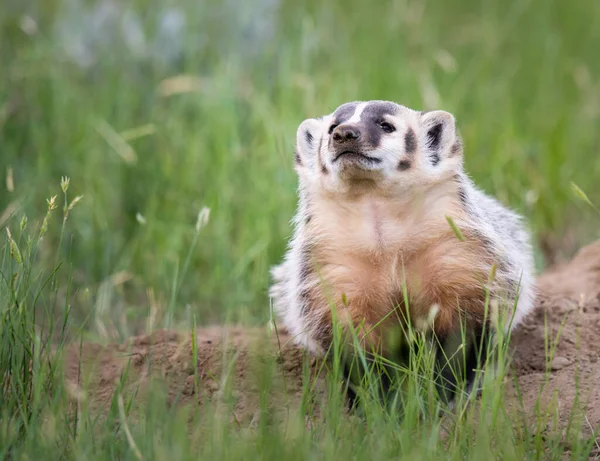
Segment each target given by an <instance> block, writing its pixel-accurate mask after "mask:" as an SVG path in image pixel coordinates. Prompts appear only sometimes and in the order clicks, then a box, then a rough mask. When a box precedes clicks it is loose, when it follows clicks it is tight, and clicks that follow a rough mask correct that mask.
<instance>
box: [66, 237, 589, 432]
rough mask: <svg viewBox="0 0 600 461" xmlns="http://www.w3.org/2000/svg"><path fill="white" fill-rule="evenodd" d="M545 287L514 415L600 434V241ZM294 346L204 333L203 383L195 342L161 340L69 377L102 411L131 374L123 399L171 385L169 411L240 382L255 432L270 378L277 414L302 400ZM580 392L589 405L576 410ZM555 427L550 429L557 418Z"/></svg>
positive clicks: (241, 404) (101, 357)
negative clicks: (544, 414)
mask: <svg viewBox="0 0 600 461" xmlns="http://www.w3.org/2000/svg"><path fill="white" fill-rule="evenodd" d="M538 283H539V287H540V291H541V296H540V299H539V302H538V305H537V309H536V310H535V311H534V313H533V314H532V315H531V316H530V317H529V319H528V320H527V321H526V322H525V324H524V325H522V326H521V327H520V328H519V329H518V330H517V331H516V332H515V334H514V336H513V340H512V343H511V349H512V353H513V358H514V360H513V364H512V373H513V375H514V377H515V379H510V378H509V379H507V388H508V392H509V396H510V397H511V398H509V407H511V408H513V409H515V410H516V411H520V412H521V413H522V416H523V419H522V420H523V421H524V422H525V423H526V424H533V423H534V421H536V420H537V418H536V417H535V415H534V414H533V413H534V412H535V410H534V409H535V406H536V401H537V400H538V396H539V395H540V392H541V396H542V398H541V402H542V407H541V408H542V411H548V412H553V414H554V415H555V416H556V420H557V421H558V424H559V427H560V428H565V427H566V426H567V424H568V420H569V416H570V415H571V413H572V410H573V414H574V415H576V417H578V418H581V419H580V421H581V422H582V426H583V429H582V432H587V434H590V433H591V432H592V428H593V429H596V428H597V427H598V426H599V425H600V360H599V358H600V357H599V356H600V242H597V243H595V244H593V245H590V246H588V247H585V248H583V249H582V250H581V251H580V252H579V253H578V254H577V255H576V256H575V258H574V259H573V260H572V261H571V262H569V263H567V264H563V265H560V266H555V267H553V268H552V269H550V270H548V271H546V272H545V273H544V274H542V275H541V276H540V277H539V279H538ZM546 330H548V331H549V333H550V335H549V337H550V338H553V339H555V338H556V337H557V335H558V333H559V331H560V337H559V340H558V344H557V346H556V352H555V355H554V358H553V359H552V360H551V362H550V363H547V359H546V356H547V354H546V348H545V340H544V337H545V331H546ZM287 341H289V337H287V336H286V335H285V334H283V335H282V334H280V335H279V339H278V338H277V336H276V335H274V334H273V333H269V332H268V330H267V329H266V328H265V329H259V328H256V329H247V328H242V327H211V328H201V329H198V330H197V332H196V340H195V342H196V344H197V351H198V353H197V360H196V366H197V369H198V374H197V382H196V383H195V378H194V355H193V339H192V337H191V334H190V333H189V332H175V331H158V332H155V333H153V334H151V335H147V336H138V337H134V338H132V339H131V340H130V341H128V342H127V343H126V344H113V345H108V346H102V345H99V344H91V343H90V344H83V346H82V347H81V348H80V346H79V345H74V346H73V347H72V348H70V349H69V350H68V353H67V356H66V362H65V364H66V376H67V379H68V383H69V385H70V388H71V389H74V393H73V394H74V395H80V393H78V391H77V389H81V388H82V387H83V388H87V389H88V391H87V393H86V399H87V400H88V402H89V403H90V404H91V405H92V406H93V407H96V408H97V409H98V410H99V411H102V409H106V408H107V406H108V405H110V402H111V400H112V398H113V395H114V392H115V388H116V386H117V383H118V381H119V380H120V379H121V376H123V374H124V373H125V372H127V379H126V380H125V381H126V382H127V385H126V387H125V391H124V392H137V393H138V395H139V394H140V393H142V395H143V393H144V392H145V391H146V388H147V384H148V383H149V382H150V380H149V379H148V377H149V376H150V375H153V376H154V377H157V378H158V379H159V380H160V381H162V382H164V384H165V388H166V390H167V401H168V403H173V402H175V401H176V402H177V404H178V405H182V404H183V405H185V404H189V403H192V402H198V403H202V402H205V401H206V400H205V398H207V399H208V401H213V400H215V399H216V398H217V397H218V396H223V395H225V394H226V393H227V392H226V389H225V387H226V386H225V383H226V382H230V383H234V384H233V385H234V390H233V391H232V392H231V393H227V395H228V396H229V398H232V399H234V405H235V408H236V411H235V412H234V413H233V415H232V416H231V417H232V418H233V420H234V421H235V422H236V423H238V424H240V425H241V426H244V427H246V424H250V425H251V424H253V423H255V422H256V417H257V414H258V408H259V400H260V392H259V391H260V389H261V386H264V381H263V382H262V384H261V376H264V373H265V370H267V372H270V373H272V378H273V379H272V380H270V382H272V384H271V386H272V388H271V389H270V390H269V400H270V405H271V406H272V407H273V409H274V410H275V411H278V409H282V408H285V407H286V405H285V403H286V402H287V403H290V402H291V403H292V404H294V403H299V401H300V398H301V389H302V382H303V354H304V352H303V351H301V350H300V349H298V348H297V347H294V346H291V345H289V344H286V342H287ZM224 344H227V345H228V347H226V348H224V347H223V345H224ZM279 345H281V348H280V347H279ZM280 350H281V352H280ZM273 357H276V360H272V358H273ZM231 358H235V360H234V366H233V367H232V368H231V369H230V375H229V376H230V377H231V378H233V379H231V380H229V381H227V380H225V379H224V378H223V373H222V370H223V364H227V363H230V361H231ZM310 362H311V368H310V369H312V370H313V371H314V370H315V369H316V368H318V363H317V361H316V360H314V359H311V360H310ZM269 367H270V368H269ZM268 370H270V371H268ZM281 370H283V371H284V373H282V372H281ZM263 379H264V378H263ZM153 381H155V380H153ZM77 383H79V384H81V385H82V387H80V386H79V385H78V384H77ZM317 383H318V381H317ZM516 384H518V389H519V392H520V394H521V397H520V399H519V398H518V397H517V391H516V389H517V385H516ZM540 389H541V391H540ZM317 390H318V392H317V393H316V395H317V396H318V395H321V396H323V395H324V391H319V387H317ZM577 390H579V396H580V402H578V403H577V404H576V405H575V406H574V403H576V402H574V400H575V395H576V393H577ZM549 421H550V423H549V426H550V424H551V422H552V418H549ZM582 435H585V434H582Z"/></svg>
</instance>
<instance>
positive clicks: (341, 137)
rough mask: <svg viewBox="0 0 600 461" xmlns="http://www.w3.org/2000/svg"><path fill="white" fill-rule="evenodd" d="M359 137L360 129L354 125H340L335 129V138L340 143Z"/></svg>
mask: <svg viewBox="0 0 600 461" xmlns="http://www.w3.org/2000/svg"><path fill="white" fill-rule="evenodd" d="M358 139H360V130H359V129H358V128H357V127H356V126H353V125H340V126H338V127H337V128H336V129H335V130H334V131H333V140H334V141H335V142H336V143H339V144H341V143H344V142H347V141H357V140H358Z"/></svg>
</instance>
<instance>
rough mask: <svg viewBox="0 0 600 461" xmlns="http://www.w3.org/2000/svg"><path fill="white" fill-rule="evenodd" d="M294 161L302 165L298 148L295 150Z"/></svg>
mask: <svg viewBox="0 0 600 461" xmlns="http://www.w3.org/2000/svg"><path fill="white" fill-rule="evenodd" d="M294 162H295V163H296V165H302V159H301V158H300V154H299V153H298V150H295V151H294Z"/></svg>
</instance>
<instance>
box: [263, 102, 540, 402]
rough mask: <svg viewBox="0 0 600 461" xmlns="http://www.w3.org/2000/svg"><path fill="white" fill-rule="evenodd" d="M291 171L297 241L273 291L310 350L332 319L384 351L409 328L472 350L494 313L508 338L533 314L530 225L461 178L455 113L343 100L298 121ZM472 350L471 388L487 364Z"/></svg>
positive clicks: (286, 323)
mask: <svg viewBox="0 0 600 461" xmlns="http://www.w3.org/2000/svg"><path fill="white" fill-rule="evenodd" d="M295 170H296V172H297V174H298V177H299V191H298V192H299V200H298V207H297V212H296V214H295V217H294V220H293V222H294V233H293V237H292V238H291V240H290V243H289V248H288V251H287V253H286V255H285V257H284V260H283V262H282V263H281V264H280V265H278V266H276V267H274V268H273V269H272V277H273V284H272V286H271V289H270V296H271V298H272V301H273V306H274V310H275V312H276V315H277V317H278V320H279V322H280V323H281V324H282V326H283V327H284V328H285V329H286V330H287V331H288V332H289V333H290V334H291V335H292V336H293V337H294V338H295V340H296V341H297V342H298V343H300V344H302V345H304V346H305V347H306V348H308V349H309V350H310V351H312V352H313V353H315V354H319V355H322V354H324V353H325V352H326V351H327V350H329V348H330V346H331V342H332V331H333V330H332V325H333V322H334V318H335V319H336V321H340V322H341V323H342V324H344V322H345V324H347V325H350V326H353V327H355V328H357V329H358V330H360V332H361V336H360V337H361V338H362V340H364V341H365V343H364V344H369V345H370V347H374V348H375V349H376V350H378V351H379V352H380V353H381V354H382V355H384V356H385V355H386V354H388V355H393V351H390V350H389V348H388V347H387V346H386V345H385V342H384V338H385V335H386V333H387V332H389V331H393V330H395V329H398V327H399V326H401V325H406V323H407V322H408V323H410V324H411V325H412V327H413V328H414V329H416V330H419V329H421V330H428V331H431V332H432V334H434V335H435V338H437V340H436V341H437V344H438V345H441V349H443V348H444V347H445V345H446V344H450V343H453V344H454V345H455V346H456V345H457V344H458V345H459V346H460V344H461V343H462V341H464V338H465V336H464V334H463V335H461V334H460V333H459V331H460V330H461V325H463V326H464V325H466V328H467V331H468V332H469V333H470V335H469V338H470V341H471V342H472V343H474V342H476V341H477V340H479V339H481V337H482V332H483V331H484V330H485V329H486V327H489V326H490V319H493V318H494V315H495V316H496V317H495V318H501V319H504V320H502V322H504V323H502V324H501V326H500V328H502V329H503V330H504V331H505V332H508V331H510V330H511V329H512V328H514V327H516V326H517V325H519V324H520V323H521V321H522V320H523V318H524V317H525V316H526V315H527V314H528V312H529V311H530V310H531V308H532V305H533V300H534V296H535V288H534V267H533V257H532V249H531V246H530V237H529V234H528V230H527V229H526V227H525V225H524V223H523V220H522V218H521V217H520V216H519V215H518V214H516V213H515V212H514V211H511V210H509V209H507V208H506V207H505V206H503V205H502V204H501V203H500V202H498V201H497V200H496V199H494V198H492V197H489V196H488V195H486V194H485V193H484V192H482V191H481V190H479V189H478V188H477V187H476V186H475V185H474V183H473V182H472V181H471V180H470V178H469V177H468V176H467V174H466V173H465V171H464V169H463V145H462V141H461V138H460V135H459V134H458V132H457V129H456V126H455V118H454V116H453V115H452V114H450V113H448V112H445V111H441V110H435V111H427V112H420V111H415V110H412V109H409V108H407V107H404V106H402V105H399V104H396V103H394V102H389V101H366V102H364V101H358V102H349V103H345V104H343V105H341V106H339V107H338V108H337V109H336V110H335V111H334V112H333V113H331V114H329V115H326V116H323V117H319V118H309V119H307V120H305V121H304V122H302V123H301V124H300V126H299V127H298V130H297V136H296V151H295ZM405 301H408V303H406V302H405ZM494 309H495V311H494ZM395 310H396V312H395ZM397 312H399V314H398V313H397ZM490 313H491V315H490ZM391 314H392V315H391ZM400 314H401V315H400ZM500 314H501V315H500ZM463 331H464V330H463ZM457 338H458V339H457ZM461 338H463V339H461ZM457 341H458V343H457ZM463 346H465V348H466V346H468V345H463ZM445 353H452V352H451V351H450V352H448V351H445ZM469 354H470V355H468V356H467V364H466V365H467V366H466V368H467V369H466V371H465V373H466V382H467V392H470V390H471V388H472V387H473V385H474V383H473V379H474V378H473V377H474V369H475V368H477V367H480V366H481V364H479V363H478V362H477V361H476V360H475V354H474V353H473V352H469ZM440 355H444V354H440ZM441 369H443V366H442V367H441ZM450 400H452V397H450Z"/></svg>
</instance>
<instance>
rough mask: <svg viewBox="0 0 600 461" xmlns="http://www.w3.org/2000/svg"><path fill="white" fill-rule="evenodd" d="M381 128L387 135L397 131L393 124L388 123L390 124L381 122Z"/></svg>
mask: <svg viewBox="0 0 600 461" xmlns="http://www.w3.org/2000/svg"><path fill="white" fill-rule="evenodd" d="M379 126H380V127H381V129H382V130H383V131H385V132H386V133H391V132H392V131H396V128H395V127H394V125H392V124H391V123H388V122H381V123H380V124H379Z"/></svg>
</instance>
